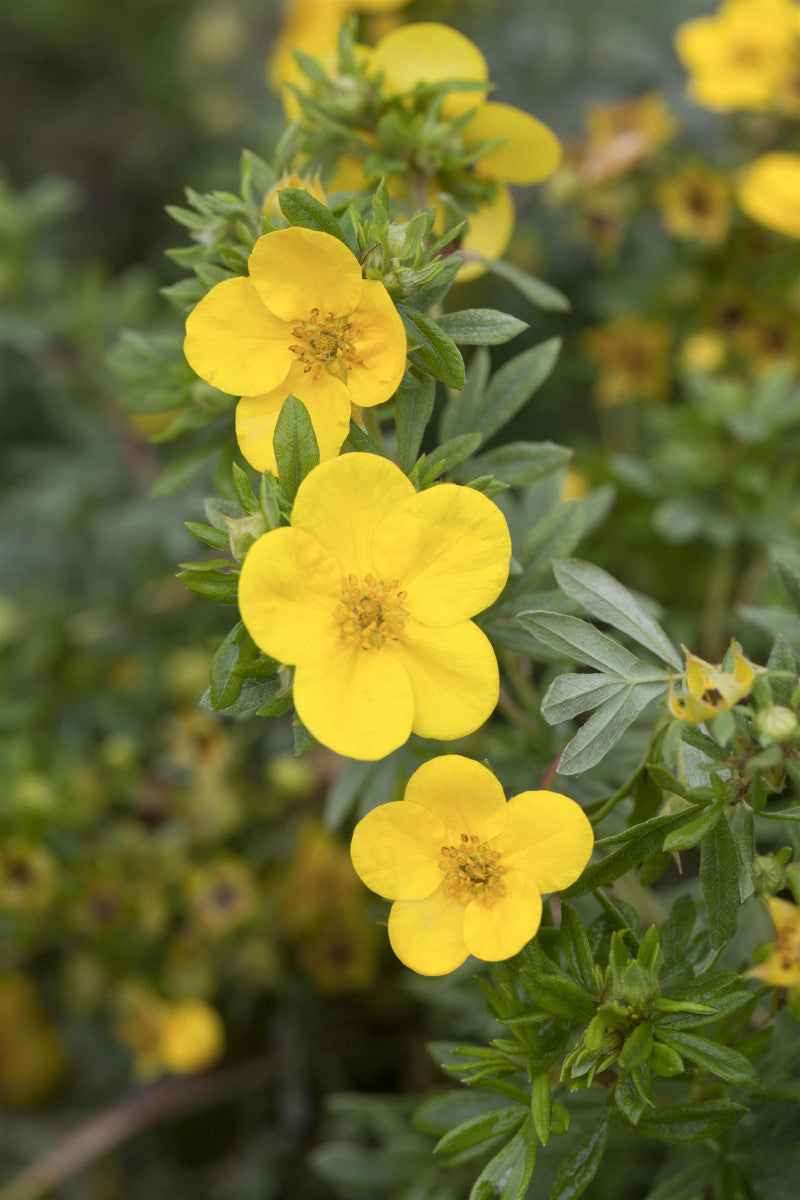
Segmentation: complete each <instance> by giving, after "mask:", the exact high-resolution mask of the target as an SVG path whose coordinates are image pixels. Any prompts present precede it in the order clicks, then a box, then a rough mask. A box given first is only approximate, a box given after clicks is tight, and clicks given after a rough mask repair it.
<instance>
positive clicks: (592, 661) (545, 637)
mask: <svg viewBox="0 0 800 1200" xmlns="http://www.w3.org/2000/svg"><path fill="white" fill-rule="evenodd" d="M518 619H519V621H520V624H522V625H523V626H524V627H525V628H526V629H527V630H528V632H529V633H532V634H533V636H534V637H535V638H537V640H538V641H540V642H544V644H545V646H549V647H550V648H551V649H552V650H556V651H558V653H559V654H563V656H564V658H567V659H571V660H572V661H573V662H578V663H586V664H587V665H588V666H590V667H596V668H597V669H598V671H605V672H607V673H608V674H609V675H616V676H617V677H618V678H619V679H621V680H623V681H624V682H626V683H636V682H637V681H644V680H646V681H647V682H653V676H654V669H653V667H652V666H650V664H649V663H646V662H643V661H642V659H640V658H637V657H636V656H635V655H634V654H631V652H630V650H626V649H625V647H624V646H621V645H620V644H619V642H615V641H614V639H613V638H610V637H609V636H608V634H605V633H600V631H599V630H598V629H595V627H594V625H590V624H589V622H588V621H582V620H581V618H580V617H570V616H567V615H566V614H565V613H554V612H544V611H533V612H525V613H520V614H519V618H518ZM664 679H665V680H666V679H668V676H667V675H666V674H665V675H664Z"/></svg>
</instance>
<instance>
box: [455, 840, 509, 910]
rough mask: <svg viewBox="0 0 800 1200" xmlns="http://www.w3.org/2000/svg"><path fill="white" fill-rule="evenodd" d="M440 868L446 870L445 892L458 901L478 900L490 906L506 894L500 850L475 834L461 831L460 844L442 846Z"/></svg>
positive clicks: (504, 871)
mask: <svg viewBox="0 0 800 1200" xmlns="http://www.w3.org/2000/svg"><path fill="white" fill-rule="evenodd" d="M439 870H440V871H446V872H447V874H446V876H445V881H444V882H445V888H444V890H445V895H447V896H451V897H452V898H453V899H454V900H457V901H458V903H459V904H469V902H470V900H479V901H480V902H481V904H484V905H485V906H486V907H487V908H490V907H491V906H492V905H493V904H494V902H495V901H496V900H499V899H500V898H501V897H502V896H504V895H505V894H506V889H505V886H504V885H503V883H502V882H501V876H503V875H505V873H506V869H505V867H503V866H501V865H500V854H499V852H498V851H497V850H490V848H489V847H488V846H487V845H486V843H485V842H482V841H481V840H480V838H478V837H476V836H475V834H472V836H470V835H469V834H468V833H462V835H461V841H460V843H459V844H458V845H457V846H442V858H441V861H440V862H439Z"/></svg>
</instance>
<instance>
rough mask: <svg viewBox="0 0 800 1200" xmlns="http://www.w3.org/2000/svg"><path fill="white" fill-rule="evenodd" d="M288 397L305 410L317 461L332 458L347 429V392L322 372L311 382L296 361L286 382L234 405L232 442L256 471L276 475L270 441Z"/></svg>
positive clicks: (345, 435) (348, 397) (348, 410)
mask: <svg viewBox="0 0 800 1200" xmlns="http://www.w3.org/2000/svg"><path fill="white" fill-rule="evenodd" d="M288 395H293V396H296V397H297V399H298V400H302V401H303V404H305V406H306V408H307V409H308V415H309V416H310V418H311V424H312V425H313V426H314V433H315V435H316V438H317V445H318V446H319V456H320V461H322V462H324V461H325V460H326V459H328V458H335V457H336V455H337V454H338V453H339V450H340V449H341V446H342V443H343V442H344V440H345V438H346V437H347V434H348V432H349V429H350V393H349V392H348V390H347V388H346V386H345V385H344V384H343V383H342V382H341V381H340V380H339V379H336V378H334V376H333V375H329V374H328V373H327V372H323V373H322V374H321V375H320V377H319V379H314V378H313V376H312V374H311V372H309V373H308V374H305V373H304V371H303V367H302V364H301V363H300V362H299V361H298V360H297V359H296V360H295V362H294V364H293V365H292V367H291V368H290V370H289V374H288V375H287V377H286V382H285V383H283V384H281V386H280V387H277V388H273V390H272V391H271V392H265V393H264V394H263V395H261V396H244V397H242V399H241V400H240V401H239V403H238V404H237V406H236V439H237V441H238V443H239V449H240V450H241V452H242V454H243V455H244V456H245V458H246V459H247V461H248V462H249V463H250V464H251V466H253V467H255V468H256V470H257V471H272V473H273V475H275V474H277V464H276V462H275V450H274V448H273V445H272V439H273V438H274V436H275V426H276V425H277V423H278V417H279V416H280V411H281V409H282V408H283V402H284V400H285V399H286V397H287V396H288Z"/></svg>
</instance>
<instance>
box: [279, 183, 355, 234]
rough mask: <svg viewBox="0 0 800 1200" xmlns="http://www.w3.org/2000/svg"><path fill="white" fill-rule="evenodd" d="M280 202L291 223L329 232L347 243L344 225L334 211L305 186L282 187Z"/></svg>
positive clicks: (282, 210)
mask: <svg viewBox="0 0 800 1200" xmlns="http://www.w3.org/2000/svg"><path fill="white" fill-rule="evenodd" d="M278 204H279V205H280V206H281V212H282V213H283V215H284V216H285V217H286V220H287V221H288V222H289V224H290V225H299V226H300V227H301V228H302V229H315V230H317V231H318V232H320V233H327V234H329V236H330V237H335V238H337V239H338V240H339V241H340V242H344V244H345V245H347V242H346V241H345V236H344V234H343V233H342V227H341V225H340V224H339V222H338V221H337V220H336V217H334V215H333V213H332V212H330V210H329V209H327V208H326V207H325V205H324V204H320V202H319V200H315V199H314V197H313V196H311V195H310V194H309V193H308V192H307V191H305V190H304V189H303V188H294V187H285V188H281V190H280V191H279V192H278Z"/></svg>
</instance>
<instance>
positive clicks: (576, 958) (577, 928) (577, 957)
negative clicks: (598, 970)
mask: <svg viewBox="0 0 800 1200" xmlns="http://www.w3.org/2000/svg"><path fill="white" fill-rule="evenodd" d="M561 945H562V948H563V950H564V954H565V955H566V958H567V962H568V963H569V965H570V968H571V970H572V973H573V975H575V977H576V978H577V980H578V982H579V983H580V985H581V987H583V988H584V989H585V990H586V991H587V992H589V993H590V994H591V995H594V993H595V991H596V988H597V984H596V983H595V978H594V971H593V967H594V959H593V957H592V949H591V946H590V945H589V939H588V937H587V936H586V930H585V929H584V927H583V922H582V921H581V919H580V917H579V916H578V914H577V913H576V911H575V909H574V908H573V907H572V905H571V904H562V905H561Z"/></svg>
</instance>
